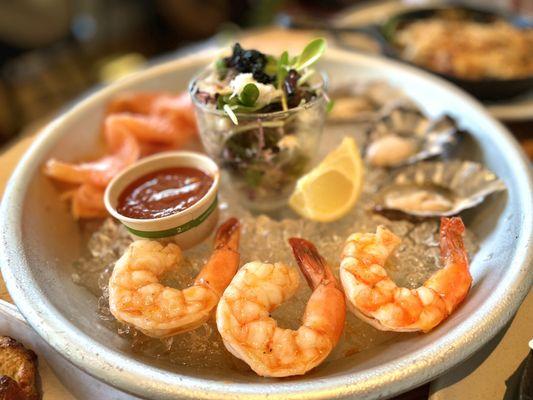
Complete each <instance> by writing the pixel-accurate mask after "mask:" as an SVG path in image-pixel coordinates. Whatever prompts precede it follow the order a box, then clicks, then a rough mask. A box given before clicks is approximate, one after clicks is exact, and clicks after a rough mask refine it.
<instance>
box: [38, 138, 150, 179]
mask: <svg viewBox="0 0 533 400" xmlns="http://www.w3.org/2000/svg"><path fill="white" fill-rule="evenodd" d="M106 138H107V142H108V143H109V147H110V150H111V152H112V154H111V155H108V156H104V157H101V158H99V159H97V160H95V161H90V162H82V163H78V164H75V163H67V162H63V161H59V160H57V159H55V158H52V159H50V160H48V161H47V162H46V164H45V167H44V173H45V174H46V175H48V176H49V177H51V178H54V179H56V180H58V181H61V182H66V183H75V184H84V183H88V184H91V185H94V186H99V187H106V186H107V184H108V183H109V181H110V180H111V179H112V178H113V177H114V176H115V175H116V174H117V173H118V172H119V171H120V170H121V169H123V168H124V167H126V166H128V165H130V164H132V163H133V162H135V161H136V160H137V159H138V158H139V155H140V148H139V143H138V142H137V140H136V139H135V137H134V136H132V135H131V134H130V133H129V132H127V131H126V130H124V129H106Z"/></svg>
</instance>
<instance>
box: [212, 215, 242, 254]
mask: <svg viewBox="0 0 533 400" xmlns="http://www.w3.org/2000/svg"><path fill="white" fill-rule="evenodd" d="M239 228H240V224H239V220H238V219H237V218H230V219H228V220H227V221H226V222H224V223H223V224H222V225H220V227H219V228H218V230H217V234H216V237H215V249H222V248H229V249H232V250H234V251H237V249H238V247H239V239H240V229H239Z"/></svg>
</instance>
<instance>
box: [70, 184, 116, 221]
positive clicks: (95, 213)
mask: <svg viewBox="0 0 533 400" xmlns="http://www.w3.org/2000/svg"><path fill="white" fill-rule="evenodd" d="M61 198H62V199H63V200H70V201H71V202H70V204H71V213H72V216H73V217H74V219H80V218H102V217H105V216H106V215H107V211H106V209H105V205H104V189H103V188H101V187H98V186H94V185H90V184H87V183H84V184H83V185H80V186H79V187H78V188H76V189H74V190H70V191H67V192H65V193H63V194H62V195H61Z"/></svg>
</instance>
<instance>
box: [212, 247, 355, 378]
mask: <svg viewBox="0 0 533 400" xmlns="http://www.w3.org/2000/svg"><path fill="white" fill-rule="evenodd" d="M289 242H290V244H291V246H292V249H293V252H294V255H295V257H296V260H297V261H298V265H299V266H300V269H301V271H302V272H303V274H304V276H305V277H306V279H307V282H308V283H309V285H310V286H311V288H312V289H313V293H312V295H311V297H310V298H309V301H308V302H307V306H306V308H305V313H304V316H303V319H302V325H301V326H300V327H299V328H298V329H297V330H291V329H283V328H280V327H278V326H277V323H276V321H275V320H274V319H273V318H272V317H271V316H270V312H271V311H272V310H274V309H275V308H276V307H278V306H279V305H280V304H282V303H283V302H285V301H286V300H288V299H289V298H290V297H291V296H292V295H293V294H294V293H295V292H296V289H297V288H298V284H299V277H298V272H297V270H296V269H294V268H291V267H288V266H286V265H284V264H282V263H275V264H268V263H262V262H258V261H256V262H251V263H248V264H246V265H245V266H243V267H242V268H241V269H240V270H239V272H238V273H237V275H235V278H233V280H232V282H231V284H230V285H229V286H228V288H227V289H226V290H225V292H224V294H223V296H222V299H221V300H220V303H219V304H218V307H217V313H216V321H217V327H218V331H219V332H220V334H221V336H222V339H223V341H224V345H225V346H226V348H227V349H228V350H229V351H230V352H231V353H232V354H233V355H234V356H236V357H238V358H240V359H242V360H244V361H245V362H246V363H247V364H248V365H249V366H250V367H251V368H252V370H254V372H255V373H257V374H258V375H261V376H268V377H284V376H291V375H302V374H305V373H306V372H307V371H309V370H310V369H312V368H314V367H316V366H317V365H319V364H320V363H321V362H322V361H323V360H324V359H325V358H326V357H327V356H328V354H329V353H330V352H331V350H332V349H333V348H334V347H335V345H336V344H337V342H338V341H339V338H340V335H341V333H342V330H343V327H344V320H345V317H346V304H345V300H344V294H343V293H342V291H341V289H340V288H339V286H338V283H337V281H336V279H335V277H334V276H333V274H332V273H331V270H330V268H329V267H328V265H327V264H326V261H325V260H324V259H323V258H322V257H321V256H320V254H318V251H317V249H316V248H315V246H313V244H311V243H310V242H308V241H306V240H304V239H296V238H292V239H290V240H289Z"/></svg>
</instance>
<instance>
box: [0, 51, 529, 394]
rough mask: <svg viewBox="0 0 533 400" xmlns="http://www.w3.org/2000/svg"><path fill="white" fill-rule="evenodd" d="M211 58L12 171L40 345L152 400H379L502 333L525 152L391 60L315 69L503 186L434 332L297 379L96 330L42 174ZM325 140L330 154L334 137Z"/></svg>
mask: <svg viewBox="0 0 533 400" xmlns="http://www.w3.org/2000/svg"><path fill="white" fill-rule="evenodd" d="M289 45H290V43H279V46H283V47H286V46H289ZM215 54H216V52H215V51H210V52H199V53H195V54H194V55H192V56H189V57H185V58H182V59H179V60H174V61H171V62H168V63H165V64H162V65H158V66H155V67H153V68H150V69H148V70H146V71H142V72H140V73H138V74H136V75H134V76H132V77H130V78H127V79H125V80H123V81H120V82H118V83H116V84H115V85H112V86H110V87H106V88H104V89H103V90H100V91H98V92H97V93H95V94H93V95H91V96H90V97H88V98H87V99H85V100H83V101H81V102H80V103H78V104H77V105H76V106H75V107H73V108H72V109H70V110H69V111H67V112H65V113H64V114H62V115H61V116H60V117H59V118H58V119H56V120H55V121H54V122H52V123H51V124H50V125H48V126H47V127H46V128H45V129H44V132H43V133H42V135H41V136H40V138H39V139H38V140H37V141H36V142H35V143H34V145H33V146H32V148H31V149H30V150H29V151H28V153H26V155H25V156H24V158H23V160H22V161H21V162H20V164H19V165H18V167H17V169H16V170H15V172H14V175H13V177H12V179H11V181H10V183H9V184H8V187H7V189H6V193H5V195H4V198H3V200H2V209H1V215H0V234H1V242H0V243H1V244H0V265H1V266H2V273H3V275H4V277H5V279H6V283H7V287H8V289H9V292H10V293H11V295H12V297H13V299H14V300H15V302H16V304H17V306H18V308H19V310H20V312H21V313H22V314H23V315H24V317H25V318H26V319H27V321H28V322H29V323H30V325H31V326H32V327H33V328H34V329H35V330H36V331H37V332H38V333H39V334H40V335H41V336H42V337H43V338H44V340H46V342H48V343H49V344H50V345H51V346H52V347H53V348H55V349H56V350H57V351H58V352H60V353H61V354H62V355H63V356H65V357H67V358H68V359H69V360H70V361H72V362H73V363H74V364H76V365H77V366H79V367H80V368H81V369H83V370H84V371H87V372H88V373H89V374H91V375H93V376H95V377H97V378H99V379H101V380H103V381H105V382H107V383H109V384H110V385H113V386H116V387H119V388H121V389H123V390H126V391H128V392H131V393H135V394H136V395H139V396H142V397H145V398H150V399H154V398H155V399H206V400H207V399H209V400H212V399H217V400H223V399H224V400H229V399H245V398H246V399H265V398H268V399H270V400H281V399H283V400H289V399H294V400H295V399H298V400H302V399H308V400H310V399H314V400H316V399H326V398H335V399H354V398H357V399H373V398H386V397H389V396H391V395H393V394H395V393H399V392H402V391H405V390H407V389H409V388H411V387H414V386H417V385H420V384H422V383H425V382H428V381H430V380H431V379H433V378H435V377H436V376H437V375H439V374H442V373H443V372H444V371H446V370H448V369H449V368H452V367H453V366H454V365H456V364H458V363H460V362H461V361H462V360H464V359H465V358H467V357H469V356H470V355H472V354H473V353H474V352H475V351H476V350H477V349H479V348H480V347H481V346H482V345H483V344H484V343H486V342H487V341H488V340H489V339H491V338H492V337H494V335H495V334H496V333H497V332H498V331H499V330H500V329H501V328H502V327H503V326H505V325H506V324H507V322H508V321H509V320H510V318H511V317H512V316H513V314H514V312H515V311H516V309H517V308H518V306H519V305H520V303H521V302H522V299H523V298H524V296H525V294H526V293H527V292H528V291H529V289H530V287H531V283H532V282H533V273H532V271H533V262H532V261H533V246H532V239H533V186H532V179H531V170H530V166H529V161H528V160H527V159H526V157H525V156H524V155H523V153H522V151H521V149H520V147H519V145H518V144H517V143H516V141H515V140H514V138H513V137H512V135H511V134H510V133H509V132H508V131H507V130H506V129H505V127H503V126H502V125H501V124H500V123H499V122H497V121H495V120H494V119H493V118H492V117H490V116H489V115H488V114H487V111H486V110H485V109H484V108H483V107H482V106H481V105H480V104H479V103H478V102H477V101H475V100H474V99H473V98H472V97H470V96H468V95H466V94H465V93H464V92H462V91H461V90H459V89H457V88H456V87H454V86H452V85H451V84H449V83H447V82H444V81H443V80H442V79H439V78H436V77H434V76H432V75H430V74H428V73H424V72H421V71H419V70H416V69H414V68H412V67H408V66H406V65H403V64H399V63H395V62H391V61H388V60H385V59H381V58H376V57H370V56H367V55H362V54H356V53H349V52H345V51H339V50H335V49H329V50H328V52H327V53H326V55H325V57H324V59H323V60H322V61H321V64H320V66H319V68H321V69H324V70H326V72H327V73H328V75H329V76H330V77H331V81H332V86H333V85H338V84H339V83H341V82H342V81H349V80H353V79H359V80H364V81H368V80H373V79H385V80H387V81H390V82H391V83H392V84H394V85H397V86H398V87H400V88H401V89H403V90H404V91H405V92H406V93H407V94H408V95H409V96H411V97H412V98H413V99H414V100H415V101H417V102H418V103H419V104H421V105H422V107H423V108H424V111H426V112H427V113H429V114H430V115H432V116H436V115H440V114H442V113H449V114H451V115H452V116H453V117H455V118H456V119H457V120H458V122H459V124H460V126H461V128H464V129H466V130H468V131H469V132H471V135H465V136H466V137H465V142H464V144H463V145H462V148H461V150H462V153H463V156H464V157H465V158H468V159H471V160H474V161H480V162H483V163H484V164H485V165H486V166H487V167H488V168H490V169H491V170H492V171H494V172H495V173H496V174H497V175H498V176H499V177H500V178H501V179H503V180H504V181H505V183H506V185H507V189H508V190H507V192H506V193H500V194H498V195H493V196H491V197H490V198H488V199H487V200H486V201H485V202H484V203H483V204H482V205H481V206H479V207H478V208H476V209H475V210H471V211H468V212H465V214H464V215H463V216H464V217H465V223H466V224H467V226H468V227H469V228H470V230H471V231H472V232H474V233H475V234H476V235H477V238H478V241H479V244H480V248H479V251H478V252H477V254H476V255H475V257H474V259H473V260H472V263H471V271H472V275H473V278H474V282H473V286H472V289H471V291H470V293H469V295H468V298H467V299H466V301H464V302H463V304H461V306H460V307H459V308H458V309H457V310H456V311H455V312H454V313H453V314H452V315H451V316H450V317H449V318H448V319H447V320H446V321H444V323H442V324H441V325H440V326H439V327H437V328H436V329H434V330H433V331H431V332H429V333H427V334H423V335H422V334H420V335H414V334H406V335H403V336H402V337H401V340H400V341H397V342H395V343H386V344H384V345H381V346H379V347H376V348H374V349H372V350H369V351H362V352H360V353H358V354H354V355H352V356H349V357H346V358H344V359H340V360H336V361H334V362H328V361H326V362H325V363H323V364H322V365H320V367H318V368H316V369H315V370H313V371H310V372H309V373H308V374H306V375H303V376H299V377H293V378H290V379H282V380H272V379H265V378H261V377H258V376H255V374H253V373H243V372H242V371H240V370H230V369H223V368H214V367H212V368H206V369H201V370H196V369H191V368H187V367H185V366H181V365H179V363H176V364H175V365H172V367H171V368H169V367H164V366H162V365H161V363H159V362H158V361H157V360H154V359H148V358H145V357H140V356H135V355H134V354H132V352H131V350H129V343H128V341H127V340H125V339H123V338H121V337H120V336H118V335H117V333H116V332H115V331H113V330H111V329H108V328H107V327H105V326H103V325H102V324H101V321H99V319H98V316H97V312H96V307H97V298H96V297H95V296H93V295H92V294H91V293H90V292H89V291H88V290H84V289H83V288H81V287H79V286H77V285H76V284H75V283H74V282H73V281H72V278H71V276H72V273H73V272H74V269H73V267H72V263H73V262H74V261H75V260H77V259H78V258H79V257H80V256H81V255H82V254H84V252H85V251H86V250H87V243H86V242H85V241H84V239H83V238H82V237H81V235H80V229H79V226H78V224H77V223H76V222H74V221H73V220H72V216H71V215H70V213H69V210H68V208H67V206H66V205H65V204H64V203H62V202H61V201H60V200H59V196H58V193H57V190H56V188H55V187H54V185H53V183H52V182H50V180H49V179H47V178H46V177H43V175H42V172H41V166H42V165H43V163H44V162H45V160H47V159H48V158H49V157H51V156H55V157H61V158H62V159H65V158H68V160H76V159H78V160H79V159H81V158H82V157H83V156H86V154H87V152H89V151H93V150H96V148H97V144H98V138H99V129H100V124H101V118H102V117H103V115H104V113H105V106H106V104H107V103H108V102H109V100H110V99H111V98H112V97H113V96H116V95H117V94H118V93H121V92H124V91H128V90H163V91H172V90H186V88H187V83H188V81H189V80H190V79H191V77H192V76H193V75H194V74H195V73H197V71H198V70H200V69H201V68H203V67H204V66H205V65H206V64H207V63H208V62H210V61H211V60H212V59H213V57H214V56H215ZM278 54H279V53H278ZM323 138H324V142H331V139H330V138H329V137H328V136H327V134H325V135H324V136H323ZM326 144H327V143H326ZM68 160H67V161H68ZM260 245H261V243H258V246H260Z"/></svg>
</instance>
